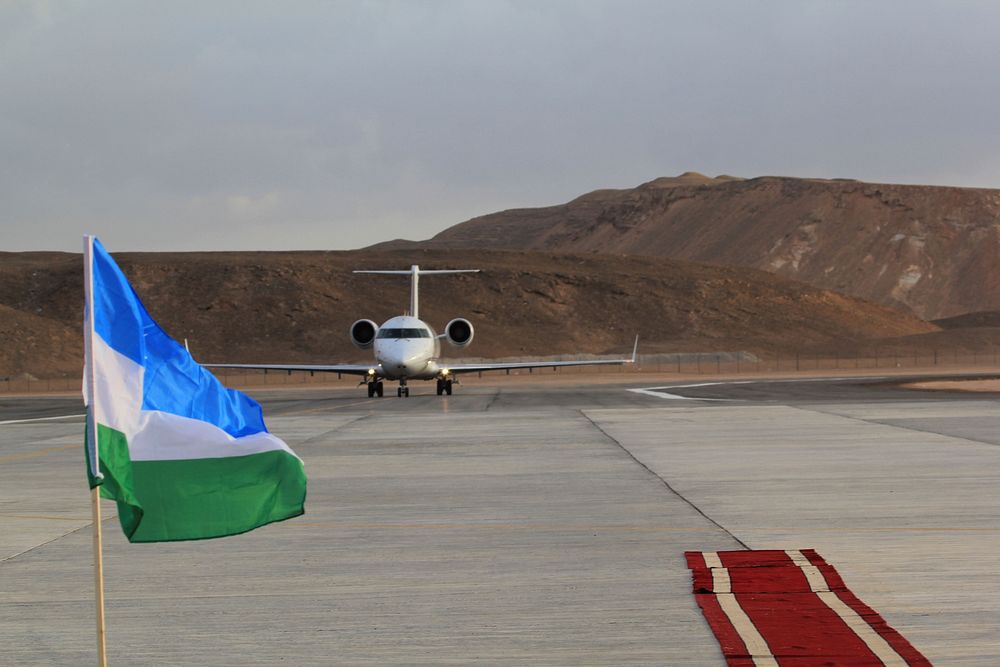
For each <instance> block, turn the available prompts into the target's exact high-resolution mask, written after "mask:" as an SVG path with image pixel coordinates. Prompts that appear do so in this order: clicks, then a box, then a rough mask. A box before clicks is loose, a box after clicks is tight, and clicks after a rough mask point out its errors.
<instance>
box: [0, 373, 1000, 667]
mask: <svg viewBox="0 0 1000 667" xmlns="http://www.w3.org/2000/svg"><path fill="white" fill-rule="evenodd" d="M539 379H541V378H537V377H536V378H527V377H523V378H505V380H504V381H503V382H495V383H491V382H490V381H489V379H488V378H484V379H482V380H478V381H475V382H473V381H470V382H468V383H467V384H464V385H460V386H458V387H456V390H455V394H454V395H453V396H450V397H439V396H435V395H433V394H434V388H433V385H424V384H414V385H412V387H413V394H412V395H411V397H410V398H408V399H398V398H395V397H393V398H389V397H388V396H387V397H386V398H383V399H367V398H365V397H364V393H363V390H362V389H346V388H334V389H330V388H322V387H308V388H303V389H287V390H280V391H276V390H261V391H257V392H254V395H255V396H256V397H257V398H258V399H260V400H261V402H262V403H263V405H264V409H265V415H266V417H267V421H268V425H269V427H270V429H271V430H272V431H273V432H274V433H275V434H276V435H278V436H280V437H282V438H284V439H285V440H286V441H287V442H288V443H289V444H290V445H291V446H292V448H293V449H294V450H295V451H296V452H297V453H298V454H299V456H301V457H302V459H303V460H304V461H305V464H306V471H307V474H308V477H309V494H308V499H307V502H306V515H305V516H302V517H299V518H296V519H292V520H289V521H286V522H283V523H279V524H274V525H270V526H266V527H264V528H261V529H258V530H256V531H253V532H251V533H247V534H245V535H240V536H235V537H229V538H225V539H219V540H208V541H200V542H182V543H165V544H143V545H130V544H129V543H128V542H127V541H126V540H125V538H124V536H123V535H122V533H121V531H120V529H119V528H118V526H117V520H116V519H115V518H114V515H115V506H114V504H113V503H111V502H107V501H105V503H104V505H103V508H104V512H105V516H106V517H109V518H108V520H107V521H106V522H105V524H104V531H103V532H104V541H105V548H104V558H105V577H106V596H107V628H108V630H107V632H108V652H109V662H110V664H111V665H179V664H184V665H242V666H246V665H265V664H266V665H273V664H287V665H334V664H336V665H468V664H482V665H609V664H615V665H681V666H697V665H724V664H725V662H724V660H723V658H722V654H721V652H720V651H719V647H718V643H717V641H716V639H715V638H714V636H713V635H712V633H711V631H710V630H709V628H708V625H707V624H706V623H705V621H704V619H703V617H702V615H701V612H700V610H699V609H698V607H697V606H696V604H695V601H694V597H693V595H692V594H691V575H690V572H689V571H688V569H687V567H686V564H685V561H684V552H685V551H692V550H700V551H714V550H729V549H742V548H746V547H749V548H753V549H803V548H814V549H816V550H818V551H819V553H821V554H822V555H823V556H824V557H825V558H826V559H827V560H828V561H829V562H830V563H831V564H833V565H834V566H835V567H836V568H837V570H838V571H839V572H840V573H841V575H843V577H844V579H845V581H846V582H847V584H848V586H850V588H851V589H852V590H853V591H854V593H856V594H857V595H858V596H859V597H860V598H861V599H862V600H863V601H864V602H866V603H867V604H869V605H870V606H872V607H874V608H875V609H876V610H877V611H879V612H880V613H881V614H882V615H883V616H884V617H885V618H886V620H887V621H888V622H889V623H890V624H891V625H892V626H893V627H895V628H896V629H897V630H899V631H900V632H901V633H902V634H903V635H904V636H905V637H906V638H907V639H908V640H909V641H910V642H912V643H913V644H914V645H915V646H916V648H917V649H919V650H920V651H921V652H922V653H923V654H924V655H926V656H927V657H928V658H929V659H930V660H931V662H933V663H934V664H936V665H984V666H986V665H998V664H1000V642H997V641H996V629H997V628H998V627H1000V568H998V567H997V557H996V554H997V551H998V548H1000V493H997V489H998V488H1000V486H998V483H1000V400H998V397H997V396H996V395H991V394H982V395H969V394H959V393H949V392H933V393H927V392H913V391H906V390H903V389H900V388H898V387H897V386H896V385H895V382H894V381H893V382H890V381H889V380H887V379H874V380H858V379H850V378H837V379H827V380H824V379H816V378H812V379H809V380H803V379H798V380H795V381H774V380H773V379H772V380H768V381H758V382H744V383H741V384H734V383H729V382H725V383H720V381H719V380H714V379H713V380H701V381H694V382H667V381H664V380H663V379H662V378H660V379H658V380H657V381H655V382H654V381H652V380H651V379H650V378H648V377H642V376H640V375H634V376H632V375H628V374H625V375H622V376H620V377H613V378H607V377H605V378H602V379H601V380H600V381H599V382H596V383H591V382H590V381H589V380H588V378H587V377H586V376H576V377H573V378H570V379H563V381H561V382H556V381H551V380H549V381H545V382H537V380H539ZM695 385H698V386H695ZM653 387H660V388H658V389H651V388H653ZM632 389H645V390H646V391H645V392H635V391H630V390H632ZM387 394H388V392H387ZM81 413H82V407H81V405H80V403H79V400H78V399H76V398H72V397H62V398H59V397H0V664H12V665H13V664H17V665H83V664H96V651H95V638H94V590H93V573H92V568H91V530H92V525H91V521H90V505H89V495H88V491H87V488H86V481H85V475H84V463H83V451H82V433H83V422H82V419H81V418H80V417H77V416H74V415H79V414H81ZM63 415H65V416H66V418H61V417H62V416H63ZM53 417H55V418H56V419H53ZM23 419H33V420H37V419H41V420H40V421H27V422H24V421H17V420H23Z"/></svg>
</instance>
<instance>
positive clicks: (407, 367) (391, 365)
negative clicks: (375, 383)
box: [380, 349, 427, 375]
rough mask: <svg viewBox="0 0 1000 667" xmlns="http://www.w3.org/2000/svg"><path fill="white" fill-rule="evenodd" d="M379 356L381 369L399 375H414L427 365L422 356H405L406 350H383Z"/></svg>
mask: <svg viewBox="0 0 1000 667" xmlns="http://www.w3.org/2000/svg"><path fill="white" fill-rule="evenodd" d="M380 356H381V363H382V367H383V368H385V369H387V370H391V371H393V372H394V373H398V374H400V375H415V374H416V373H419V372H420V371H422V370H423V369H424V366H426V365H427V360H426V359H425V358H424V356H423V355H421V354H407V353H406V350H399V349H395V350H385V351H384V353H383V354H382V355H380Z"/></svg>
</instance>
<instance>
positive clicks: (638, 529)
mask: <svg viewBox="0 0 1000 667" xmlns="http://www.w3.org/2000/svg"><path fill="white" fill-rule="evenodd" d="M275 526H276V527H280V528H284V529H289V530H291V529H295V528H304V527H309V528H333V529H343V530H361V529H365V530H367V529H385V530H523V531H532V530H542V531H557V530H567V531H582V532H588V533H589V532H594V531H598V532H629V533H714V532H716V529H715V528H680V527H672V526H629V525H619V526H615V525H608V524H603V525H582V524H529V523H524V524H516V523H495V524H491V523H468V524H462V523H339V522H337V521H294V522H281V523H279V524H275Z"/></svg>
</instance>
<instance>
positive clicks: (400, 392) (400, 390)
mask: <svg viewBox="0 0 1000 667" xmlns="http://www.w3.org/2000/svg"><path fill="white" fill-rule="evenodd" d="M402 397H403V388H402V387H396V398H402Z"/></svg>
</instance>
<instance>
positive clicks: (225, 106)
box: [0, 1, 1000, 250]
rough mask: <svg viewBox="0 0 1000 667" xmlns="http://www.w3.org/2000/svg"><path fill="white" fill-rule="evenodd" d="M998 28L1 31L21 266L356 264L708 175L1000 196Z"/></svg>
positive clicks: (886, 11) (860, 11)
mask: <svg viewBox="0 0 1000 667" xmlns="http://www.w3.org/2000/svg"><path fill="white" fill-rule="evenodd" d="M998 14H1000V8H997V7H995V6H994V5H993V4H992V3H986V2H981V3H976V2H970V3H961V4H955V3H943V2H907V3H899V2H886V3H868V2H838V3H829V2H801V3H742V2H690V3H662V2H652V1H650V2H640V1H635V2H568V1H567V2H546V3H534V2H513V1H511V2H492V3H465V2H444V1H442V2H427V3H400V2H358V3H322V2H296V3H292V4H290V5H289V4H285V5H280V6H279V5H274V4H268V3H257V2H248V3H242V2H241V3H236V2H231V3H230V2H223V3H209V4H205V3H193V2H190V3H184V2H181V3H160V4H153V5H148V4H145V3H143V4H142V5H140V4H136V3H128V2H124V1H104V2H86V3H84V2H68V3H53V4H52V5H51V6H49V5H48V4H46V3H35V4H32V3H18V2H14V3H9V4H5V5H0V37H2V39H0V89H2V90H3V91H4V94H3V96H2V97H0V155H2V156H3V160H2V161H0V200H2V201H3V202H4V206H3V207H2V208H0V231H2V236H3V245H4V249H28V248H32V249H37V248H50V249H71V250H75V249H76V247H77V245H78V241H77V239H78V237H79V234H80V233H82V232H83V231H85V230H88V229H89V230H94V229H100V230H102V231H101V233H102V234H104V236H105V237H106V241H107V243H109V245H111V246H112V247H116V246H121V247H128V248H131V249H149V250H152V249H198V248H208V249H225V248H233V249H242V248H289V247H294V248H304V247H305V248H346V247H356V246H360V245H366V244H369V243H374V242H377V241H380V240H384V239H387V238H393V237H397V236H405V237H410V238H425V237H428V236H430V235H432V234H434V233H436V232H437V231H439V230H441V229H443V228H445V227H447V226H449V225H451V224H454V223H457V222H460V221H461V220H463V219H466V218H468V217H472V216H474V215H479V214H482V213H487V212H491V211H493V210H497V209H501V208H511V207H519V206H531V205H543V204H551V203H559V202H561V201H565V200H567V199H570V198H572V197H574V196H576V195H578V194H580V193H582V192H584V191H586V190H589V189H592V188H597V187H625V186H630V185H635V184H637V183H639V182H643V181H646V180H650V179H652V178H654V177H656V176H660V175H665V174H673V173H679V172H681V171H684V170H688V169H694V170H698V171H703V172H707V173H721V172H726V173H735V174H739V175H744V176H754V175H760V174H766V173H771V174H774V173H779V174H787V175H801V176H847V177H856V178H864V179H871V180H882V181H908V182H936V183H949V184H959V185H961V184H964V185H978V186H987V185H991V184H995V183H996V182H998V181H1000V173H998V169H1000V167H998V165H997V163H996V160H995V158H994V156H995V155H997V154H998V149H1000V145H998V143H1000V136H998V135H997V133H996V132H995V131H994V127H993V126H994V121H993V116H994V110H995V109H996V108H997V106H998V103H1000V91H997V90H996V87H995V86H990V85H988V82H989V81H991V80H992V79H993V77H994V73H995V72H996V71H997V69H998V65H1000V54H998V52H997V50H996V49H995V47H994V43H995V40H994V37H993V35H992V34H991V33H992V31H991V26H995V25H997V20H996V19H997V18H998Z"/></svg>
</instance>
